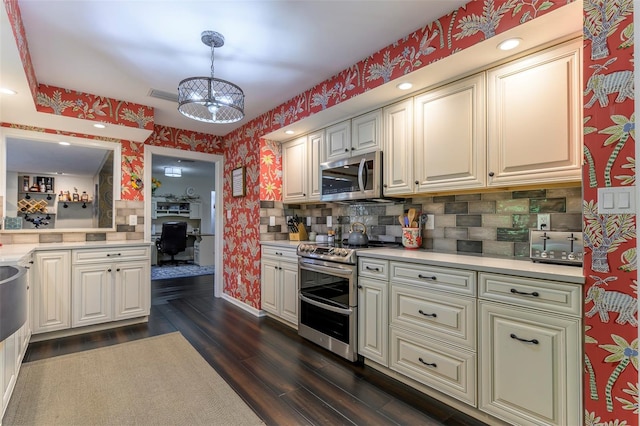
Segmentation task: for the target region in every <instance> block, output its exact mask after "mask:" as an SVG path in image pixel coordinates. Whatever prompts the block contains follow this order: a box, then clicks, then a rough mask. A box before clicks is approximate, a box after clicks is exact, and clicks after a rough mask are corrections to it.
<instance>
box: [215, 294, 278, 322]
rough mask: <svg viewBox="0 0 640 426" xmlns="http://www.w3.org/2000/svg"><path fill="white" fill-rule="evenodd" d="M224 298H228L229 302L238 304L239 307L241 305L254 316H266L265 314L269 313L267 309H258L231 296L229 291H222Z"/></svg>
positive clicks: (241, 307)
mask: <svg viewBox="0 0 640 426" xmlns="http://www.w3.org/2000/svg"><path fill="white" fill-rule="evenodd" d="M222 298H223V299H224V300H226V301H227V302H229V303H232V304H234V305H236V306H237V307H239V308H240V309H242V310H243V311H246V312H248V313H250V314H251V315H253V316H254V317H264V316H266V315H267V313H266V312H265V311H263V310H262V309H256V308H254V307H253V306H249V305H247V304H246V303H244V302H242V301H240V300H238V299H235V298H233V297H231V296H229V295H228V294H227V293H222Z"/></svg>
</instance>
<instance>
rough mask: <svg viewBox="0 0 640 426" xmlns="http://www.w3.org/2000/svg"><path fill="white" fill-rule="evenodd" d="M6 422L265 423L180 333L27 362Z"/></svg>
mask: <svg viewBox="0 0 640 426" xmlns="http://www.w3.org/2000/svg"><path fill="white" fill-rule="evenodd" d="M2 424H3V425H5V426H8V425H65V426H66V425H83V426H86V425H197V424H207V425H261V424H264V423H262V421H261V420H260V419H259V418H258V417H257V415H256V414H255V413H254V412H253V411H252V410H251V408H249V406H248V405H247V404H245V402H244V401H243V400H242V399H241V398H240V396H239V395H238V394H237V393H235V391H234V390H233V389H232V388H231V387H230V386H229V385H228V384H227V383H226V382H225V381H224V380H223V379H222V377H220V376H219V375H218V373H216V371H215V370H214V369H213V368H211V366H210V365H209V364H208V363H207V362H206V361H205V360H204V359H203V358H202V357H201V356H200V354H199V353H198V352H197V351H196V350H195V348H193V346H191V344H189V342H188V341H187V340H186V339H185V338H184V337H183V336H182V334H180V333H179V332H176V333H171V334H165V335H161V336H155V337H150V338H146V339H142V340H136V341H132V342H127V343H122V344H118V345H114V346H109V347H104V348H100V349H93V350H89V351H85V352H79V353H75V354H70V355H63V356H59V357H55V358H49V359H45V360H41V361H34V362H29V363H25V364H23V365H22V368H21V370H20V375H19V376H18V382H17V383H16V388H15V390H14V393H13V396H12V398H11V401H10V403H9V406H8V407H7V411H6V414H5V416H4V419H3V422H2Z"/></svg>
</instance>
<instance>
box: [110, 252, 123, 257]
mask: <svg viewBox="0 0 640 426" xmlns="http://www.w3.org/2000/svg"><path fill="white" fill-rule="evenodd" d="M111 256H122V253H107V257H111Z"/></svg>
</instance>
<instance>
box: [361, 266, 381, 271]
mask: <svg viewBox="0 0 640 426" xmlns="http://www.w3.org/2000/svg"><path fill="white" fill-rule="evenodd" d="M364 269H366V270H367V271H376V272H380V268H372V267H371V266H366V267H365V268H364Z"/></svg>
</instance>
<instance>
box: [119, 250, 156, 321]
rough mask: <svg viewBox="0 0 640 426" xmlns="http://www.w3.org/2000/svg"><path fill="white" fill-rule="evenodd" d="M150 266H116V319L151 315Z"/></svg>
mask: <svg viewBox="0 0 640 426" xmlns="http://www.w3.org/2000/svg"><path fill="white" fill-rule="evenodd" d="M149 275H150V273H149V266H148V264H147V263H145V262H127V263H122V264H118V265H116V281H115V291H114V307H115V314H114V316H115V319H116V320H120V319H124V318H133V317H139V316H144V315H149V309H150V298H151V289H150V288H149V283H150V276H149Z"/></svg>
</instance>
